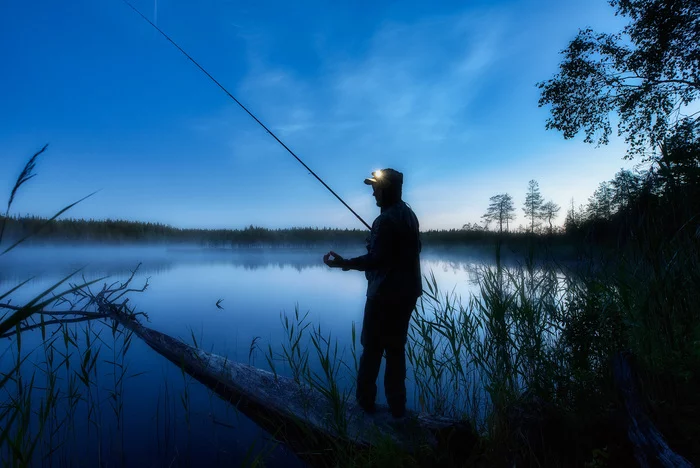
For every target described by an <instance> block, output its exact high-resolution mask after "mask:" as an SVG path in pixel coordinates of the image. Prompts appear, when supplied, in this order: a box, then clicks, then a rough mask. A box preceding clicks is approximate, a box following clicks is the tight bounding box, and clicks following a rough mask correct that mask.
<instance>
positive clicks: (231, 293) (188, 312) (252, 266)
mask: <svg viewBox="0 0 700 468" xmlns="http://www.w3.org/2000/svg"><path fill="white" fill-rule="evenodd" d="M326 251H327V249H324V248H323V247H319V248H318V249H313V250H293V249H246V250H243V249H239V250H230V249H203V248H201V247H198V246H189V247H187V246H181V245H180V246H155V247H152V246H151V247H144V246H90V247H70V246H58V247H57V246H52V247H48V246H44V247H25V248H19V249H17V250H15V251H12V252H10V253H9V254H8V255H5V256H3V257H0V292H4V291H7V290H9V289H11V288H12V287H14V286H16V285H17V284H19V283H20V282H22V281H24V280H26V279H28V278H31V277H33V279H32V280H31V281H30V282H29V283H28V284H27V285H25V286H23V287H22V288H21V289H19V290H18V291H17V292H16V293H13V295H12V297H11V299H12V303H15V304H19V303H22V301H24V300H28V299H30V298H32V297H33V295H35V294H36V293H38V292H41V291H43V290H45V289H46V288H48V287H49V286H50V285H52V284H53V283H55V282H56V281H58V280H59V279H60V278H62V277H64V276H65V275H67V274H69V273H71V272H73V271H75V270H76V269H78V268H82V270H81V271H80V273H78V275H77V276H76V277H75V278H74V282H75V281H80V280H81V276H82V275H84V277H85V279H86V280H92V279H95V278H99V277H102V276H109V277H108V278H107V279H105V280H104V281H103V282H107V283H112V282H113V281H117V280H125V279H126V278H128V276H129V274H130V272H131V270H133V269H135V268H136V267H137V265H139V264H141V265H140V267H139V269H138V272H137V274H136V276H135V278H134V281H133V283H132V287H141V286H142V285H143V284H145V282H146V280H147V279H148V282H149V286H148V288H147V289H146V291H144V292H136V293H131V294H130V296H129V297H130V303H131V304H134V305H136V309H137V310H138V311H143V312H146V313H147V314H148V321H147V322H145V325H146V326H148V327H150V328H153V329H155V330H158V331H160V332H163V333H166V334H169V335H171V336H173V337H176V338H180V339H182V340H184V341H185V342H187V343H190V344H193V341H195V340H196V343H197V346H198V347H200V348H203V349H205V350H207V351H209V352H213V353H216V354H220V355H223V356H227V357H228V358H229V359H232V360H236V361H240V362H244V363H250V364H252V365H255V366H257V367H261V368H265V369H269V366H268V364H267V362H266V359H265V355H264V353H265V352H266V351H267V349H268V344H269V346H270V347H271V348H272V350H273V352H275V353H278V352H281V346H282V343H283V342H284V340H285V339H286V338H285V331H284V328H283V327H282V323H281V314H285V313H286V314H287V315H292V314H293V313H294V310H295V308H296V307H298V309H299V310H300V312H302V313H306V312H308V314H309V315H308V320H309V321H310V322H311V323H312V324H313V325H314V326H316V327H320V328H321V330H322V332H323V333H324V334H328V333H331V336H332V338H333V339H337V340H338V344H339V347H340V349H341V350H342V351H343V355H342V356H343V359H345V360H347V362H348V363H350V362H351V360H352V356H351V354H350V351H349V350H350V347H351V341H352V339H351V327H352V324H353V323H354V324H355V326H356V328H357V332H358V336H359V331H360V327H361V323H362V313H363V308H364V302H365V292H366V286H367V283H366V280H365V277H364V273H362V272H356V271H350V272H343V271H341V270H339V269H330V268H328V267H327V266H325V265H324V264H323V262H322V259H321V257H322V255H323V254H324V253H325V252H326ZM363 251H364V249H363V248H361V247H358V248H356V249H355V250H346V251H340V252H338V253H340V254H341V255H344V256H347V257H351V256H355V255H360V254H362V253H363ZM493 258H494V257H493V255H492V254H491V252H474V251H471V252H470V251H461V252H457V251H439V250H426V251H425V252H424V254H423V255H422V263H421V266H422V271H423V274H424V275H430V273H431V272H432V274H434V275H435V277H436V280H437V282H438V285H439V286H440V289H441V290H442V291H443V292H452V291H454V293H455V294H457V295H458V296H462V297H463V298H464V299H465V300H466V299H467V296H468V294H469V292H470V291H473V290H474V288H475V285H474V279H475V274H476V270H477V268H479V267H481V266H484V265H487V264H488V262H489V261H491V262H492V261H493V260H492V259H493ZM72 281H73V280H72ZM95 286H96V287H95V289H97V288H99V287H101V283H100V284H99V285H95ZM220 299H221V302H220V305H221V306H222V307H223V309H219V308H217V307H216V303H217V301H218V300H220ZM90 326H91V327H93V330H97V331H100V328H102V329H103V330H102V332H103V333H102V335H103V336H106V337H111V335H110V333H111V331H110V330H109V328H108V327H106V326H104V325H102V324H100V323H91V324H90ZM84 327H85V325H84V324H76V325H75V329H76V330H81V329H83V328H84ZM22 340H23V347H24V349H31V348H32V347H36V346H39V345H40V343H41V341H42V337H41V334H40V332H39V331H38V330H37V331H31V332H28V333H23V335H22ZM254 340H257V347H253V348H251V343H253V342H254ZM107 341H108V340H107ZM358 341H359V338H358ZM14 346H15V343H14V341H11V340H10V339H3V340H1V341H0V365H2V367H3V368H4V367H5V366H6V365H7V364H8V362H11V361H10V359H11V355H12V353H13V347H14ZM359 349H360V347H359V343H358V351H359ZM110 353H111V352H110ZM107 354H108V353H107V351H105V357H104V360H107V359H108V356H107ZM101 360H102V359H101ZM126 361H127V362H128V363H129V366H130V367H129V373H130V374H132V375H133V374H139V375H138V376H137V377H134V378H132V379H129V380H128V381H127V382H126V384H125V389H124V425H125V427H126V428H127V429H128V432H127V434H126V435H125V436H124V438H125V441H124V448H123V451H124V452H125V453H128V454H129V456H130V457H143V458H142V459H144V460H147V459H151V460H154V462H155V460H160V459H161V457H162V454H161V455H159V454H158V453H152V448H153V447H156V446H158V445H159V444H160V445H162V444H163V440H164V438H165V432H166V428H165V426H164V421H163V420H162V419H163V417H162V416H161V417H160V419H161V421H156V420H155V419H158V418H155V416H154V414H155V412H156V408H160V407H161V406H163V407H164V409H162V410H160V414H161V415H162V414H164V413H165V412H166V409H167V408H165V406H164V405H165V404H166V403H165V400H166V394H167V395H169V398H170V399H171V400H172V401H173V402H177V404H176V403H173V402H171V405H172V407H173V410H172V413H173V414H172V416H171V419H172V420H171V421H170V424H168V427H169V428H168V431H170V430H172V431H173V434H171V435H169V436H168V437H171V438H172V439H173V440H180V439H181V438H183V440H185V441H186V442H183V443H184V444H185V446H187V447H189V450H190V451H191V455H192V456H193V457H194V459H196V460H199V462H205V461H206V462H207V463H210V464H218V463H224V464H226V463H240V462H241V461H242V460H243V458H244V455H245V454H246V452H247V450H248V448H249V447H250V446H251V445H252V444H256V447H258V448H259V450H262V449H263V446H264V443H265V442H266V441H267V440H268V439H269V435H268V434H266V433H265V432H264V431H263V430H261V429H259V428H257V427H256V426H255V425H254V424H253V423H252V422H250V421H249V420H247V418H245V417H243V416H242V415H240V414H238V413H237V412H236V411H235V409H233V408H232V406H231V405H229V404H227V403H224V402H223V401H220V400H219V399H218V398H217V397H216V396H212V395H211V394H210V393H209V392H208V390H207V389H206V388H204V387H203V386H202V385H201V384H199V383H198V382H196V381H193V380H191V379H188V378H183V376H182V375H181V372H180V370H179V369H177V368H176V366H173V365H172V364H171V363H170V362H169V361H167V360H165V358H163V357H161V356H159V355H158V354H157V353H155V352H154V351H153V350H151V349H150V348H149V347H148V346H146V345H145V344H144V343H143V342H141V341H140V340H138V339H137V338H134V340H133V344H132V345H131V348H130V349H129V352H128V354H127V356H126ZM99 365H100V366H102V368H101V369H100V370H99V373H100V375H101V376H102V378H103V381H109V379H111V378H112V377H110V375H111V374H110V372H112V371H111V370H110V369H111V367H110V366H108V365H106V364H104V363H102V364H99ZM276 370H277V371H278V372H279V373H281V374H284V375H289V369H287V368H285V366H284V365H282V364H280V366H279V367H278V368H277V369H276ZM382 373H383V369H382ZM409 374H410V373H409ZM378 385H379V394H378V400H379V402H383V401H384V396H383V387H382V378H380V379H379V380H378ZM407 385H408V392H409V406H411V405H412V403H413V402H412V384H411V382H410V377H409V381H408V382H407ZM185 388H186V389H187V391H188V392H189V393H190V395H191V406H190V407H191V412H192V414H190V416H189V417H190V423H189V430H188V426H187V424H186V423H185V419H186V418H185V417H184V415H183V414H181V413H182V408H181V407H180V406H181V405H180V406H178V405H179V395H180V394H181V393H182V392H183V391H184V390H185ZM178 408H179V409H178ZM103 417H106V418H108V419H109V414H107V413H104V414H103ZM76 419H80V418H76ZM161 425H163V426H164V427H163V428H161ZM85 430H87V426H86V427H85ZM102 437H105V438H107V437H108V436H107V435H106V434H103V435H102ZM214 441H218V442H214ZM109 443H113V442H109ZM212 444H214V445H215V446H216V447H217V448H216V450H214V451H212V447H213V445H212ZM180 447H181V444H178V448H180ZM221 447H226V449H225V450H224V452H225V453H222V451H221V449H220V448H221ZM114 450H117V449H114ZM120 450H121V449H120ZM120 453H121V452H120ZM164 453H167V448H166V449H165V450H164ZM202 454H207V455H202ZM84 456H87V457H88V458H89V457H90V456H89V455H84ZM95 456H97V455H95ZM149 457H150V458H149ZM202 457H204V459H203V458H202ZM290 463H292V464H294V463H297V462H296V458H295V457H294V456H293V455H291V454H289V453H287V452H286V451H285V450H284V449H283V448H277V449H275V452H274V453H273V455H272V458H271V459H270V461H269V463H268V464H269V465H271V466H289V464H290Z"/></svg>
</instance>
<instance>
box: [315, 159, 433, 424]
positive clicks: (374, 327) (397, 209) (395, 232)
mask: <svg viewBox="0 0 700 468" xmlns="http://www.w3.org/2000/svg"><path fill="white" fill-rule="evenodd" d="M365 184H367V185H371V186H372V188H373V189H374V191H373V195H374V198H375V199H376V201H377V206H379V207H380V209H381V212H380V214H379V216H377V218H376V219H375V220H374V222H373V223H372V231H371V232H370V236H369V238H368V241H367V254H365V255H362V256H360V257H355V258H351V259H344V258H343V257H341V256H340V255H338V254H337V253H335V252H333V251H330V252H328V253H327V254H326V255H324V256H323V262H324V263H325V264H326V265H328V266H329V267H333V268H342V269H343V270H344V271H347V270H359V271H364V272H365V276H366V278H367V302H366V303H365V312H364V318H363V321H362V334H361V337H360V342H361V344H362V356H361V357H360V367H359V370H358V374H357V392H356V397H357V402H358V403H359V405H360V406H361V407H362V408H363V409H364V410H365V411H367V412H369V413H372V412H374V411H375V398H376V396H377V385H376V382H377V376H378V375H379V366H380V364H381V361H382V354H384V353H386V370H385V373H384V391H385V394H386V399H387V403H388V404H389V409H390V410H391V414H392V415H393V416H394V417H397V418H398V417H401V416H403V415H404V413H405V412H406V353H405V345H406V337H407V334H408V323H409V321H410V319H411V313H412V312H413V309H414V308H415V306H416V301H417V299H418V297H419V296H420V295H421V294H422V293H423V290H422V285H421V271H420V251H421V242H420V234H419V229H418V219H417V218H416V215H415V213H413V210H412V209H411V208H410V207H409V206H408V205H407V204H406V203H404V201H403V200H402V199H401V191H402V187H403V174H401V173H400V172H398V171H395V170H394V169H383V170H381V171H375V172H373V173H372V177H371V178H368V179H365Z"/></svg>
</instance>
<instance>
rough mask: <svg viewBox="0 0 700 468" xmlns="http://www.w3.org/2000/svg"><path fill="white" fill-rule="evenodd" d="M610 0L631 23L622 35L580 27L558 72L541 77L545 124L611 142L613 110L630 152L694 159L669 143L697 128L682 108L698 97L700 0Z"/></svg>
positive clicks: (567, 134)
mask: <svg viewBox="0 0 700 468" xmlns="http://www.w3.org/2000/svg"><path fill="white" fill-rule="evenodd" d="M609 1H610V4H611V6H612V7H614V8H615V9H616V13H617V14H618V15H622V16H626V17H628V18H629V19H630V20H631V22H630V24H629V25H627V26H626V27H625V28H624V29H623V30H622V31H621V32H620V33H617V34H599V33H595V32H594V31H592V30H591V29H584V30H581V31H579V33H578V35H577V36H576V37H575V38H574V39H573V40H572V41H571V42H570V43H569V45H568V47H567V48H566V49H564V50H563V51H562V55H563V56H564V57H563V60H562V62H561V63H560V65H559V72H558V73H557V74H556V75H555V76H554V78H552V79H550V80H547V81H544V82H541V83H538V87H539V88H540V89H541V96H540V100H539V105H540V106H545V105H549V106H551V117H550V118H549V119H548V120H547V128H548V129H556V130H559V131H561V132H562V133H563V134H564V137H565V138H573V137H574V136H575V135H576V134H578V133H579V132H583V133H584V135H585V141H586V142H588V143H596V144H606V143H607V142H608V139H609V136H610V134H611V132H612V125H611V122H610V114H611V113H615V114H617V117H618V118H619V124H618V133H619V134H620V135H621V136H624V137H625V140H626V141H627V143H628V144H629V149H628V152H627V155H626V157H627V158H632V157H634V156H635V155H646V156H648V157H658V153H657V152H660V153H661V158H666V159H667V160H668V158H669V156H670V154H673V155H674V156H673V157H676V158H677V157H680V156H681V155H682V157H683V159H684V160H685V161H686V162H687V161H688V159H689V158H695V163H694V166H697V157H698V155H697V153H695V154H694V155H692V154H690V153H688V152H685V153H683V152H679V151H673V150H671V151H668V150H667V149H665V148H664V146H665V145H667V144H669V140H672V139H673V138H674V137H676V136H678V137H679V138H678V140H679V141H689V138H688V133H694V132H695V133H697V126H698V112H695V113H694V114H690V115H686V114H684V112H689V111H688V110H687V109H688V107H687V106H688V104H690V103H693V102H697V100H698V98H700V60H699V59H698V57H700V2H698V0H673V1H669V0H609ZM649 150H651V151H652V153H651V154H649V153H648V151H649ZM682 153H683V154H682ZM673 162H676V163H678V161H668V163H669V164H671V163H673Z"/></svg>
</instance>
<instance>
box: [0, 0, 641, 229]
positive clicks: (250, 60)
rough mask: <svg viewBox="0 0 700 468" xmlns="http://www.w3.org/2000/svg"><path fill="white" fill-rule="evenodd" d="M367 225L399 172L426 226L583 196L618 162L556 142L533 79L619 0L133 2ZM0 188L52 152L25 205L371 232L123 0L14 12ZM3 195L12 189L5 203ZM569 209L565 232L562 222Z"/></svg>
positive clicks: (9, 14) (604, 151)
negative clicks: (380, 179)
mask: <svg viewBox="0 0 700 468" xmlns="http://www.w3.org/2000/svg"><path fill="white" fill-rule="evenodd" d="M134 4H135V5H136V6H137V7H138V8H139V9H141V10H142V11H143V12H144V14H146V15H147V16H149V17H150V18H152V19H155V20H156V22H157V24H158V26H159V27H161V28H163V29H164V30H165V31H166V32H167V33H168V34H170V35H171V36H172V37H173V38H174V39H175V40H176V41H178V42H179V43H180V45H181V46H182V47H183V48H184V49H185V50H187V51H188V52H189V53H190V54H191V55H193V56H194V57H195V58H196V59H197V60H198V61H199V62H200V63H201V64H202V65H203V66H204V67H205V68H207V69H208V70H209V72H210V73H212V74H213V75H214V76H215V77H217V79H218V80H219V81H221V82H222V83H223V84H224V85H225V86H226V87H228V89H229V90H230V91H231V92H232V93H233V94H234V95H235V96H236V97H238V98H239V99H240V100H241V101H242V102H243V103H244V104H246V105H247V106H248V107H249V108H250V109H251V110H252V111H253V112H254V113H256V114H257V115H258V117H259V118H260V119H261V120H262V121H263V122H265V123H266V124H267V125H268V126H269V127H270V128H271V129H272V130H273V131H274V132H276V133H277V134H278V136H279V137H280V138H281V139H282V140H283V141H285V143H286V144H287V145H288V146H290V147H291V148H292V149H293V150H294V151H296V152H297V154H298V155H299V156H300V157H301V158H302V159H303V160H304V161H305V162H306V163H307V164H308V165H309V166H310V167H311V168H312V169H313V170H314V171H316V172H317V173H318V174H319V175H320V176H321V177H322V178H324V180H325V181H326V182H327V183H328V184H329V185H330V186H331V187H333V189H334V190H335V191H336V192H337V193H338V194H339V195H341V196H342V197H343V198H344V199H345V200H346V201H347V202H348V203H349V204H350V205H351V206H352V207H353V208H354V209H355V210H356V211H358V212H359V213H360V215H361V216H362V217H363V218H365V220H367V221H368V222H371V221H372V219H373V218H374V217H375V216H376V214H377V208H376V206H375V205H374V200H373V199H372V196H371V189H369V188H368V187H367V186H365V185H364V184H363V183H362V179H363V178H364V177H366V176H367V174H369V172H371V171H372V170H375V169H379V168H382V167H394V168H396V169H398V170H400V171H402V172H404V178H405V184H404V199H405V200H406V201H407V202H409V203H410V204H411V206H413V208H414V210H415V211H416V213H417V215H418V217H419V219H420V220H421V226H422V228H423V229H442V228H459V227H461V226H462V224H464V223H465V222H476V221H479V217H480V216H481V214H483V213H484V211H485V210H486V207H487V205H488V198H489V197H490V196H491V195H494V194H497V193H502V192H509V193H510V194H511V195H512V196H513V197H514V199H515V202H516V204H517V206H518V213H517V214H518V218H517V219H516V225H517V224H520V223H524V219H523V216H522V210H520V206H521V205H522V202H523V200H524V194H525V189H526V187H527V182H528V180H530V179H536V180H537V181H538V182H539V184H540V188H541V191H542V194H543V196H544V197H545V199H552V200H554V201H555V202H557V203H559V204H560V205H562V206H564V207H565V206H568V204H569V200H570V199H571V198H572V197H574V198H575V200H576V203H577V204H578V203H584V202H585V200H586V199H587V198H588V196H590V195H591V194H592V192H593V190H594V189H595V187H596V186H597V185H598V183H599V182H601V181H603V180H606V179H610V178H611V177H612V176H613V175H614V173H615V172H616V171H617V170H619V169H620V168H621V167H631V165H632V163H630V162H627V161H623V159H622V156H623V154H624V152H625V146H624V143H623V142H621V141H619V140H616V139H614V140H613V141H612V142H611V144H609V145H608V146H605V147H600V148H595V147H594V146H591V145H587V144H585V143H583V142H582V139H577V140H571V141H565V140H564V139H563V137H562V136H561V135H560V134H558V133H556V132H554V131H545V128H544V125H545V120H546V118H547V115H548V114H547V109H541V108H538V107H537V99H538V90H537V88H536V86H535V84H536V83H537V82H538V81H541V80H545V79H548V78H550V77H551V76H552V75H553V74H554V73H555V72H556V70H557V64H558V62H559V54H558V52H559V51H560V50H561V49H563V48H564V47H565V46H566V45H567V43H568V41H569V40H570V39H571V38H573V36H574V35H575V34H576V32H577V30H578V29H579V28H584V27H589V26H590V27H593V28H594V29H596V30H599V31H605V32H613V31H617V30H619V29H620V28H621V26H622V25H623V24H624V23H623V19H621V18H619V17H615V16H614V14H613V9H612V8H611V7H610V6H609V5H608V3H607V2H606V1H605V0H568V1H565V2H563V1H553V0H551V1H550V0H540V1H534V0H503V1H490V2H489V1H470V2H463V1H462V2H427V1H426V2H398V1H394V2H384V1H373V2H366V1H361V2H360V1H355V2H253V1H237V2H233V1H225V0H207V1H201V2H192V1H184V0H177V1H176V0H160V1H158V3H157V5H156V3H155V2H153V1H150V0H149V1H145V0H135V2H134ZM0 60H1V61H2V64H3V65H2V67H3V72H2V73H0V90H2V91H1V92H0V93H1V94H0V193H1V192H2V191H4V192H5V193H6V194H7V195H9V191H10V189H11V187H12V184H13V182H14V180H15V179H16V177H17V175H18V173H19V171H20V170H21V168H22V166H23V164H24V162H25V161H26V158H27V157H28V156H30V155H31V154H32V153H33V151H35V150H36V149H38V148H40V147H41V146H42V145H43V144H44V143H46V142H48V143H49V144H50V146H49V149H48V151H47V152H46V153H45V154H44V155H42V156H41V160H40V162H39V164H38V169H37V172H38V176H37V177H36V178H35V179H33V180H31V181H30V182H29V183H28V184H27V186H26V187H25V190H24V191H23V192H21V193H20V195H19V196H18V198H17V201H16V205H15V209H14V212H15V213H19V214H37V215H49V214H52V213H53V212H54V211H56V210H57V209H58V208H60V207H62V206H64V205H66V204H68V203H70V202H72V201H74V200H76V199H78V198H80V197H82V196H84V195H86V194H87V193H90V192H92V191H94V190H101V191H100V192H99V193H98V194H97V195H95V196H94V197H92V198H90V199H88V200H86V201H85V202H83V203H82V204H81V205H79V206H77V207H76V208H74V209H73V210H72V211H71V212H70V216H72V217H83V218H95V219H101V218H120V219H132V220H143V221H157V222H162V223H167V224H171V225H174V226H178V227H211V228H221V227H232V228H237V227H243V226H246V225H250V224H254V225H260V226H266V227H272V228H276V227H286V226H309V225H312V226H328V227H341V228H342V227H348V228H355V227H356V228H362V225H361V224H360V223H359V221H357V220H356V219H355V218H354V216H353V215H352V214H351V213H350V212H349V211H347V210H346V209H345V208H344V207H343V206H342V205H341V204H340V203H339V202H338V201H337V200H336V199H335V198H334V197H333V196H332V195H330V194H329V193H328V192H327V191H326V190H325V188H323V187H322V186H321V184H319V183H318V182H317V181H316V180H315V179H314V178H313V177H312V176H310V175H309V174H308V173H307V172H306V171H305V170H304V169H303V168H302V167H301V166H300V165H299V164H298V163H297V162H296V161H295V160H294V159H293V158H292V157H291V156H290V155H289V154H288V153H286V152H285V151H284V149H283V148H281V147H280V146H279V145H278V144H277V143H276V142H275V141H274V140H272V138H271V137H269V136H268V135H267V134H266V133H265V132H264V130H262V129H261V128H260V127H258V126H257V124H256V123H255V122H254V121H253V120H252V119H250V117H248V116H247V115H245V114H244V113H243V111H242V110H241V109H240V108H238V107H237V106H236V105H235V103H233V102H232V101H230V100H229V99H228V98H227V97H226V96H225V95H224V94H223V93H222V92H221V90H219V89H218V88H217V87H216V86H215V85H214V84H213V83H211V82H210V81H209V80H208V79H207V78H206V77H205V76H204V75H203V74H202V73H201V72H200V71H199V70H197V69H196V68H195V67H194V66H193V65H192V64H191V63H190V62H189V61H187V59H186V58H185V57H184V56H182V55H181V54H180V53H179V52H178V51H177V50H176V49H175V48H174V47H172V46H171V45H170V44H168V43H167V42H166V41H165V40H164V39H163V38H162V37H161V36H160V35H159V34H158V33H157V32H156V31H155V30H153V29H152V28H151V27H150V26H148V25H147V24H146V23H145V22H144V21H143V20H142V19H141V18H139V17H138V16H137V15H136V14H135V13H134V12H133V11H131V10H130V9H129V8H128V7H127V6H126V5H125V4H124V3H122V2H121V1H119V0H103V1H99V2H95V1H93V0H90V1H87V0H76V1H73V2H54V1H48V0H46V1H33V0H23V1H20V0H9V1H5V2H3V3H2V4H1V5H0ZM4 197H5V196H3V198H4ZM563 214H564V209H562V212H561V216H560V220H559V221H560V222H561V221H562V220H563Z"/></svg>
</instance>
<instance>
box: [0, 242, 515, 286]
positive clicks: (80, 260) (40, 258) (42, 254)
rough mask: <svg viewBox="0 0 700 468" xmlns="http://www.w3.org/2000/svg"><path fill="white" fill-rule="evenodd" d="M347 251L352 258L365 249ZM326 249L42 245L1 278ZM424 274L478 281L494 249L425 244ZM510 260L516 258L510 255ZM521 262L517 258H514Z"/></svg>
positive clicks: (221, 262) (305, 256) (310, 264)
mask: <svg viewBox="0 0 700 468" xmlns="http://www.w3.org/2000/svg"><path fill="white" fill-rule="evenodd" d="M354 250H355V251H348V252H344V254H345V255H346V256H348V257H351V256H355V255H360V254H362V253H363V252H362V250H357V249H354ZM323 253H325V252H324V251H323V250H318V251H316V250H292V249H287V250H285V249H250V250H245V251H243V250H240V249H236V250H231V249H206V248H171V249H168V248H157V249H148V248H132V247H123V248H121V247H105V248H82V247H61V248H52V247H41V248H26V249H18V251H17V252H15V253H14V255H9V256H6V257H4V258H2V259H0V283H4V282H19V281H24V280H26V279H27V278H28V277H31V276H36V277H43V276H46V275H62V274H67V273H69V272H71V271H74V270H77V269H79V268H84V270H83V271H84V274H85V276H86V277H88V278H89V277H96V276H103V275H125V274H128V273H129V272H131V271H132V270H133V269H134V268H136V266H137V265H138V264H139V263H140V264H141V267H140V269H139V272H140V273H141V274H160V273H165V272H167V271H170V270H172V269H174V268H176V267H182V266H204V265H210V266H231V267H242V268H243V269H244V270H246V271H254V270H258V269H265V268H273V269H280V270H284V269H287V268H291V269H293V270H295V271H297V272H302V271H304V270H308V269H315V268H324V269H325V268H326V267H325V265H323V262H322V260H321V257H322V255H323ZM421 259H422V263H423V270H424V272H423V273H424V274H427V273H428V272H429V271H430V269H434V270H442V271H444V272H446V273H448V272H455V273H466V274H467V275H468V279H469V282H471V283H473V282H475V281H477V280H478V271H479V268H482V267H483V266H485V265H486V266H488V265H491V264H493V263H494V256H493V254H492V253H491V252H490V251H484V250H479V249H469V250H456V249H454V250H453V249H433V248H428V249H425V250H424V252H423V254H422V256H421ZM505 262H508V263H511V262H510V261H508V260H507V259H506V260H505ZM512 265H513V266H516V265H517V262H516V261H515V260H513V261H512Z"/></svg>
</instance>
